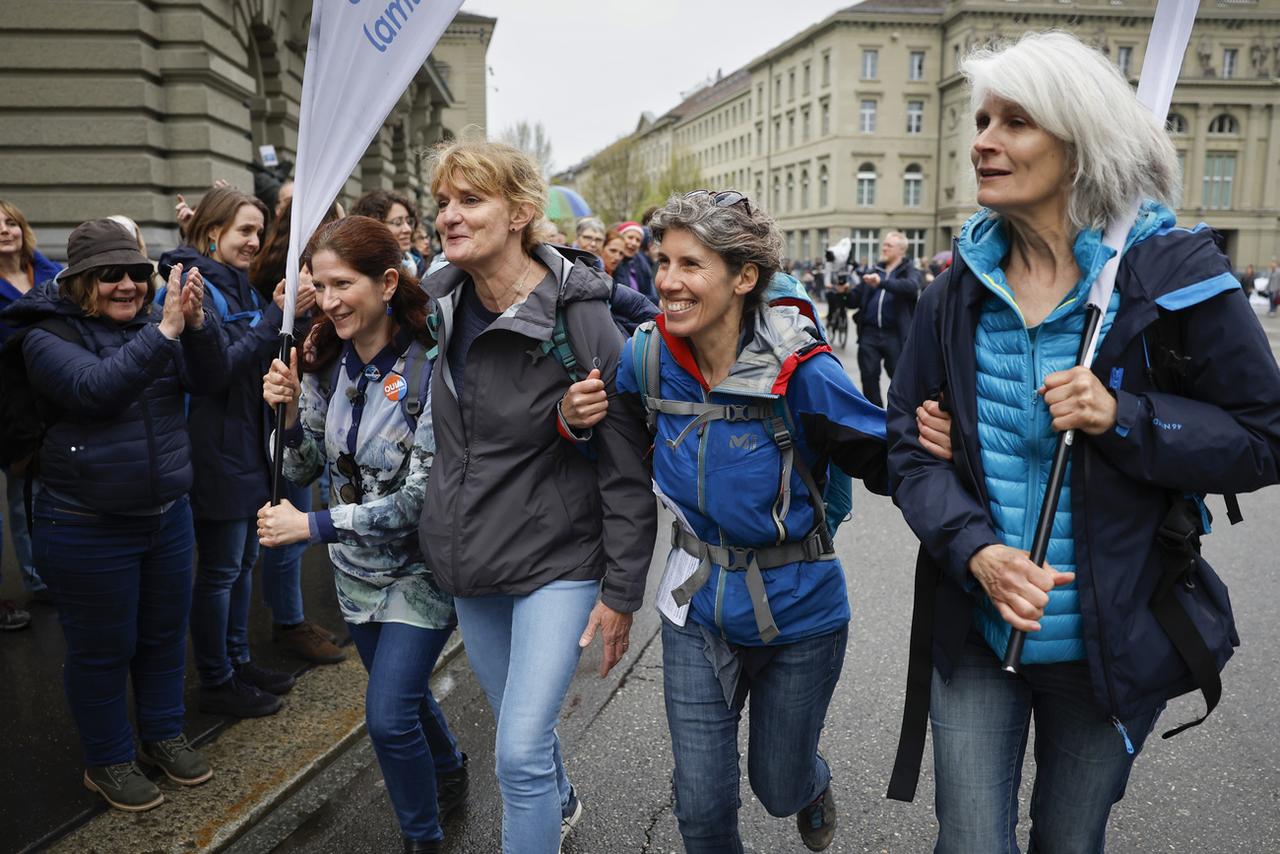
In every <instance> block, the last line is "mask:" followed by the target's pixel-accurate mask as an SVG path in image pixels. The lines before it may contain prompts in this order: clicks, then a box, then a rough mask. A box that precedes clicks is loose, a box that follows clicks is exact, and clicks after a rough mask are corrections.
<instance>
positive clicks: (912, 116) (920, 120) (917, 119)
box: [907, 101, 924, 133]
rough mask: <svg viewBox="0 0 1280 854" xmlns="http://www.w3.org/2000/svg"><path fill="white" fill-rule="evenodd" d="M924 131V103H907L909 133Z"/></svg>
mask: <svg viewBox="0 0 1280 854" xmlns="http://www.w3.org/2000/svg"><path fill="white" fill-rule="evenodd" d="M923 131H924V101H907V133H922V132H923Z"/></svg>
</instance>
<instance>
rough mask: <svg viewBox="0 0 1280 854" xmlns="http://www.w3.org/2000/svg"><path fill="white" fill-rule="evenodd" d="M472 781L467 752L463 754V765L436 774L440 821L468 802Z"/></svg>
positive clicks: (437, 808)
mask: <svg viewBox="0 0 1280 854" xmlns="http://www.w3.org/2000/svg"><path fill="white" fill-rule="evenodd" d="M470 790H471V781H470V779H469V778H468V776H467V754H465V753H464V754H462V767H461V768H457V769H455V770H453V771H445V772H443V773H439V774H436V804H437V807H436V813H437V814H438V815H439V817H440V821H442V822H443V821H444V820H445V818H446V817H447V816H448V815H449V814H450V813H451V812H453V811H454V810H456V809H457V808H458V807H460V806H462V805H463V804H464V803H466V800H467V792H469V791H470Z"/></svg>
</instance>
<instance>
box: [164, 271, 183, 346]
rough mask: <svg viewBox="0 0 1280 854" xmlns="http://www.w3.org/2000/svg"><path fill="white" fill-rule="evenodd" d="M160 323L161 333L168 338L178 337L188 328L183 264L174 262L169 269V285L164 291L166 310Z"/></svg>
mask: <svg viewBox="0 0 1280 854" xmlns="http://www.w3.org/2000/svg"><path fill="white" fill-rule="evenodd" d="M159 325H160V332H161V334H162V335H164V337H166V338H177V337H178V336H179V335H181V334H182V330H183V329H184V328H186V317H185V314H184V311H183V295H182V265H181V264H174V265H173V267H172V268H170V270H169V285H168V287H167V288H166V289H165V292H164V310H163V313H162V314H161V316H160V324H159Z"/></svg>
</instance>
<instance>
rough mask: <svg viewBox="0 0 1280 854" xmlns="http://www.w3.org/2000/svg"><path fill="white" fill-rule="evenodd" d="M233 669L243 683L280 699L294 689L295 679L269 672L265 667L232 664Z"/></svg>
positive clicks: (284, 674) (249, 664)
mask: <svg viewBox="0 0 1280 854" xmlns="http://www.w3.org/2000/svg"><path fill="white" fill-rule="evenodd" d="M231 667H232V668H233V669H234V670H235V672H236V677H237V678H238V679H239V680H240V681H241V682H247V683H248V684H250V685H252V686H253V687H255V688H257V689H258V690H260V691H266V692H267V693H268V694H275V695H276V696H277V697H279V696H280V695H281V694H288V693H289V690H290V689H291V688H293V682H294V679H293V677H292V676H290V675H289V674H288V673H283V672H281V671H279V670H268V669H267V668H265V667H259V666H258V665H256V664H254V663H253V662H252V661H245V662H242V663H236V662H234V661H233V662H232V663H231Z"/></svg>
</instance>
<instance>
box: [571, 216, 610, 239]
mask: <svg viewBox="0 0 1280 854" xmlns="http://www.w3.org/2000/svg"><path fill="white" fill-rule="evenodd" d="M588 229H595V230H596V231H598V232H600V236H601V237H603V236H604V234H605V232H607V231H608V229H607V228H605V227H604V223H603V222H601V221H600V220H598V219H596V218H595V217H593V216H584V217H583V218H582V219H580V220H578V225H577V227H576V228H575V229H574V232H573V233H574V234H575V235H581V234H582V232H584V231H587V230H588Z"/></svg>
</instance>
